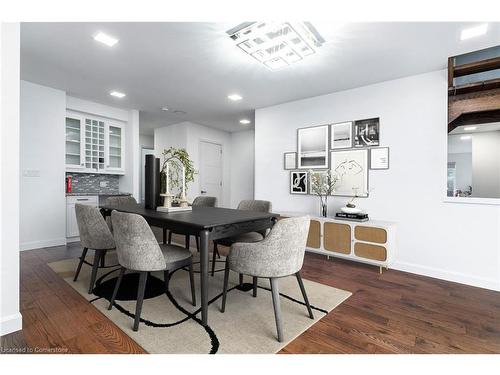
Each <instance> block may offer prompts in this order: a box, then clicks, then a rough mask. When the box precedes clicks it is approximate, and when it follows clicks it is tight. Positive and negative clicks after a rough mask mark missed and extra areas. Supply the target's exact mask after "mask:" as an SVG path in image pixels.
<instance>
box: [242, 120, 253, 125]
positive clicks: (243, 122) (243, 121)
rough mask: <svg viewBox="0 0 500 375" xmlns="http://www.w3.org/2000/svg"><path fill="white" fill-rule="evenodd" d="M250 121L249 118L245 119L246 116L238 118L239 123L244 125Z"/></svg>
mask: <svg viewBox="0 0 500 375" xmlns="http://www.w3.org/2000/svg"><path fill="white" fill-rule="evenodd" d="M250 122H251V121H250V120H247V119H246V118H244V119H241V120H240V124H245V125H247V124H250Z"/></svg>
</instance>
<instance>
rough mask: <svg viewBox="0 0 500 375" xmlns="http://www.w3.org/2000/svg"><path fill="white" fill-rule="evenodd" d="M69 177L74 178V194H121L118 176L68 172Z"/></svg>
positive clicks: (72, 184)
mask: <svg viewBox="0 0 500 375" xmlns="http://www.w3.org/2000/svg"><path fill="white" fill-rule="evenodd" d="M67 176H71V178H72V183H71V186H72V193H97V194H116V193H118V192H119V186H118V179H119V176H118V175H110V174H94V173H69V172H68V173H66V177H67ZM101 182H102V184H101ZM101 185H103V186H101ZM104 185H105V186H104Z"/></svg>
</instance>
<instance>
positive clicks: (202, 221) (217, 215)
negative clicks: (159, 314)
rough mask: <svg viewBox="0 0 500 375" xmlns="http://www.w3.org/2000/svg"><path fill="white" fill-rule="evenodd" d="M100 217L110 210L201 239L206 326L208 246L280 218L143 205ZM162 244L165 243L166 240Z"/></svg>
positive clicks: (104, 208)
mask: <svg viewBox="0 0 500 375" xmlns="http://www.w3.org/2000/svg"><path fill="white" fill-rule="evenodd" d="M100 209H101V213H102V215H103V216H105V217H106V216H109V215H111V212H112V211H113V210H117V211H120V212H126V213H131V214H137V215H140V216H142V217H143V218H144V219H145V220H146V221H147V222H148V224H149V225H150V226H156V227H161V228H163V229H164V230H165V229H168V230H171V231H173V232H174V233H183V234H186V235H193V236H198V237H199V239H200V249H199V250H200V285H201V321H202V324H203V325H204V326H206V325H207V322H208V277H209V272H208V266H209V255H208V254H209V243H210V241H214V240H218V239H221V238H228V237H233V236H237V235H239V234H243V233H248V232H260V231H265V230H266V229H269V228H272V226H273V225H274V224H275V222H276V221H277V219H278V217H279V215H278V214H274V213H268V212H258V211H246V210H235V209H229V208H221V207H200V206H193V207H191V210H189V211H177V212H162V211H158V210H155V209H150V208H146V207H145V206H144V205H143V204H133V203H129V204H120V205H110V204H104V205H101V206H100ZM163 241H164V242H165V236H164V239H163Z"/></svg>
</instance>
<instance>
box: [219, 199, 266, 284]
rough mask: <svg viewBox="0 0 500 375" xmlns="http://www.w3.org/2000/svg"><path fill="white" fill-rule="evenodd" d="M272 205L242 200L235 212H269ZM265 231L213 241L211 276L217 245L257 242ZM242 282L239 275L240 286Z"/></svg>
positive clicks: (241, 277) (263, 235)
mask: <svg viewBox="0 0 500 375" xmlns="http://www.w3.org/2000/svg"><path fill="white" fill-rule="evenodd" d="M272 208H273V205H272V203H271V202H269V201H263V200H243V201H241V202H240V203H239V204H238V208H237V210H245V211H258V212H271V210H272ZM265 235H266V231H262V232H249V233H243V234H240V235H237V236H235V237H229V238H223V239H220V240H216V241H214V251H213V253H212V276H213V275H214V274H215V257H218V258H220V254H219V249H218V247H217V245H223V246H231V245H232V244H233V243H235V242H257V241H261V240H263V239H264V237H265ZM254 281H255V280H254ZM242 282H243V276H242V275H240V284H241V283H242Z"/></svg>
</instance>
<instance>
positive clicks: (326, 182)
mask: <svg viewBox="0 0 500 375" xmlns="http://www.w3.org/2000/svg"><path fill="white" fill-rule="evenodd" d="M309 178H310V180H311V193H312V194H315V195H317V196H318V197H319V201H320V215H321V216H323V217H327V216H328V196H330V195H332V194H333V193H334V192H335V187H336V186H337V183H338V181H339V178H338V176H337V174H335V173H332V171H331V170H328V171H319V172H318V171H312V170H310V171H309Z"/></svg>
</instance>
